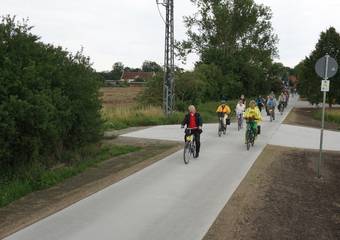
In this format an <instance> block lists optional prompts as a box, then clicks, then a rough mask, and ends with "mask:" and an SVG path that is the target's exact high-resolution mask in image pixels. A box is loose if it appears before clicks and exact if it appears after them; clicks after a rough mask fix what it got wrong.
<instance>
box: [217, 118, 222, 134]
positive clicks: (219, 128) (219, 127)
mask: <svg viewBox="0 0 340 240" xmlns="http://www.w3.org/2000/svg"><path fill="white" fill-rule="evenodd" d="M218 136H219V137H221V136H222V125H221V122H219V124H218Z"/></svg>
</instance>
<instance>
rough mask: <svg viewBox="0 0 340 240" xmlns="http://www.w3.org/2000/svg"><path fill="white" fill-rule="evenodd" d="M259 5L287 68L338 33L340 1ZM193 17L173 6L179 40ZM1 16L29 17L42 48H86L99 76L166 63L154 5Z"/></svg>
mask: <svg viewBox="0 0 340 240" xmlns="http://www.w3.org/2000/svg"><path fill="white" fill-rule="evenodd" d="M256 2H258V3H263V4H265V5H268V6H270V7H271V8H272V10H273V13H274V18H273V26H274V29H275V31H276V32H277V33H278V35H279V38H280V44H279V51H280V61H282V62H283V63H284V64H286V65H288V66H294V65H295V64H297V63H298V62H299V61H300V60H302V59H303V58H304V57H305V56H306V55H308V54H309V53H310V52H311V51H312V50H313V48H314V46H315V44H316V42H317V40H318V37H319V34H320V32H321V31H324V30H325V29H326V28H327V27H329V26H331V25H332V26H334V27H336V28H337V29H338V31H340V21H338V16H337V14H338V12H339V11H340V1H338V0H324V1H319V0H299V1H296V0H285V1H279V0H256ZM194 11H195V8H194V7H193V5H192V4H191V1H190V0H176V1H175V31H176V38H177V39H183V38H185V27H184V24H183V16H186V15H191V14H193V12H194ZM0 14H1V15H5V14H12V15H17V16H18V18H26V17H29V18H30V23H31V24H32V25H34V26H35V28H34V32H35V33H36V34H38V35H39V36H41V37H42V40H43V41H44V42H49V43H53V44H56V45H61V46H63V47H65V48H67V49H69V50H70V51H72V52H75V51H77V50H79V49H80V48H81V46H83V47H84V48H85V54H87V55H89V56H90V57H91V59H92V61H93V62H94V67H95V68H96V69H97V70H108V69H110V68H111V66H112V64H113V63H114V62H116V61H122V62H124V63H125V64H126V65H129V66H134V67H137V66H140V65H141V64H142V62H143V61H144V60H146V59H147V60H154V61H157V62H159V63H162V62H163V49H164V23H163V22H162V20H161V18H160V16H159V14H158V11H157V8H156V4H155V1H154V0H124V1H122V0H120V1H119V0H97V1H93V0H73V1H69V0H58V1H46V0H31V1H27V0H1V10H0ZM196 60H197V56H194V55H193V56H190V58H189V61H188V64H187V65H185V66H182V67H184V68H186V69H190V68H192V67H193V64H194V62H195V61H196ZM177 64H179V65H181V64H180V62H177Z"/></svg>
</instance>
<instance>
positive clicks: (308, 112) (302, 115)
mask: <svg viewBox="0 0 340 240" xmlns="http://www.w3.org/2000/svg"><path fill="white" fill-rule="evenodd" d="M319 110H320V109H316V108H294V109H293V110H292V111H291V112H290V113H289V114H288V116H287V118H286V119H285V120H284V122H283V123H284V124H290V125H298V126H304V127H313V128H320V127H321V121H319V120H316V119H314V118H313V114H314V113H315V112H317V111H319ZM325 128H326V129H327V130H334V131H339V130H340V125H339V124H336V123H332V122H325Z"/></svg>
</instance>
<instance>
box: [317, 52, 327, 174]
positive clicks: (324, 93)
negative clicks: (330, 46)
mask: <svg viewBox="0 0 340 240" xmlns="http://www.w3.org/2000/svg"><path fill="white" fill-rule="evenodd" d="M328 62H329V55H328V54H327V55H326V69H325V80H328ZM326 95H327V92H326V91H323V103H322V123H321V134H320V158H319V161H318V162H317V176H318V178H321V173H320V165H321V162H322V159H323V135H324V129H325V110H326Z"/></svg>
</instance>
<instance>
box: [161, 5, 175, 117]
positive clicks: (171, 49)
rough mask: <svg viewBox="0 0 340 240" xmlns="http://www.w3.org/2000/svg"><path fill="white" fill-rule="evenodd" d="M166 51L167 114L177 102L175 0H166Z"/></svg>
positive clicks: (165, 88)
mask: <svg viewBox="0 0 340 240" xmlns="http://www.w3.org/2000/svg"><path fill="white" fill-rule="evenodd" d="M164 6H165V8H166V19H165V52H164V87H163V109H164V112H165V114H166V115H170V114H171V113H172V112H173V108H174V102H175V97H174V96H175V46H174V45H175V36H174V0H165V1H164Z"/></svg>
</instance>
